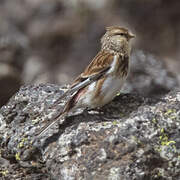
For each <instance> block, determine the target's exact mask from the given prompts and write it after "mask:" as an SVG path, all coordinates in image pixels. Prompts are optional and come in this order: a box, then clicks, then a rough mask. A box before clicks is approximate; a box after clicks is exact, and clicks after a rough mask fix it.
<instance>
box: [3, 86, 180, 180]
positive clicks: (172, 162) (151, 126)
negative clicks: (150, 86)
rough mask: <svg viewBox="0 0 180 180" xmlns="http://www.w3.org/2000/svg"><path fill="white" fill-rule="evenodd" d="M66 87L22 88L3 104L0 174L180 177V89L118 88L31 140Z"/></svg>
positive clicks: (11, 176) (128, 178)
mask: <svg viewBox="0 0 180 180" xmlns="http://www.w3.org/2000/svg"><path fill="white" fill-rule="evenodd" d="M64 90H65V87H58V86H55V85H50V84H47V85H39V86H25V87H22V88H21V89H20V90H19V92H18V93H17V94H16V95H15V96H13V97H12V98H11V100H10V101H9V103H8V104H7V105H5V106H3V107H2V108H1V110H0V151H1V156H0V164H1V166H0V177H2V178H4V177H6V178H10V179H17V178H23V177H25V176H26V177H27V178H29V179H38V178H39V179H51V178H54V179H112V180H114V179H124V180H132V179H138V180H141V179H142V180H144V179H167V180H170V179H173V180H178V179H180V138H179V137H180V90H175V91H172V92H171V93H169V94H167V95H166V96H165V97H164V98H161V99H155V98H154V99H150V98H143V97H141V96H139V95H136V94H122V95H120V96H117V97H116V98H115V99H114V100H113V101H112V102H111V103H110V104H108V105H106V106H104V107H103V108H101V109H100V110H93V111H89V113H88V114H87V113H83V112H82V111H81V110H80V111H78V112H76V113H75V114H71V116H69V117H67V118H66V119H65V120H60V121H59V126H57V125H55V126H53V127H52V128H51V129H49V130H48V132H47V133H46V134H45V135H44V136H43V137H42V138H41V139H37V137H36V130H38V129H39V128H40V127H42V126H43V125H44V123H45V122H46V120H47V119H50V118H51V117H52V116H53V114H55V113H56V108H54V107H53V106H52V105H53V102H54V101H55V100H56V99H57V98H58V97H59V96H60V95H61V94H62V93H63V92H64ZM64 102H65V100H62V103H60V105H59V106H58V109H60V108H62V107H63V104H64ZM52 107H53V108H52Z"/></svg>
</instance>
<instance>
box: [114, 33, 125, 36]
mask: <svg viewBox="0 0 180 180" xmlns="http://www.w3.org/2000/svg"><path fill="white" fill-rule="evenodd" d="M115 35H120V36H124V33H115Z"/></svg>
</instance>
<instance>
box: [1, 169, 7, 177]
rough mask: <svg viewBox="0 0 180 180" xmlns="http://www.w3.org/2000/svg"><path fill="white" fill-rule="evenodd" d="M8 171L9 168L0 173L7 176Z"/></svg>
mask: <svg viewBox="0 0 180 180" xmlns="http://www.w3.org/2000/svg"><path fill="white" fill-rule="evenodd" d="M8 173H9V171H8V170H4V171H0V174H2V176H6V175H7V174H8Z"/></svg>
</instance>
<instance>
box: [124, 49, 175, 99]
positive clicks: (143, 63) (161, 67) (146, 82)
mask: <svg viewBox="0 0 180 180" xmlns="http://www.w3.org/2000/svg"><path fill="white" fill-rule="evenodd" d="M130 67H131V68H130V73H129V77H128V79H127V81H126V84H125V86H124V88H123V89H124V90H125V92H131V93H138V94H141V95H143V96H148V97H152V96H154V97H160V96H162V95H164V94H166V93H168V92H170V90H172V89H174V88H175V87H179V82H178V78H177V77H176V76H175V75H174V74H173V73H172V72H170V71H168V69H167V68H166V66H165V63H164V62H163V61H162V60H160V59H158V57H156V56H154V55H152V54H149V53H145V52H143V51H141V50H136V51H134V52H133V53H132V56H131V61H130Z"/></svg>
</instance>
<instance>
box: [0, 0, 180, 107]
mask: <svg viewBox="0 0 180 180" xmlns="http://www.w3.org/2000/svg"><path fill="white" fill-rule="evenodd" d="M179 9H180V1H179V0H174V1H169V0H163V1H162V0H156V1H152V0H111V1H109V0H98V1H97V0H86V1H84V0H68V1H67V0H51V1H50V0H13V1H12V0H1V1H0V86H1V88H0V106H2V105H3V104H5V103H6V102H7V100H8V99H9V98H10V97H11V96H12V95H13V94H14V93H15V92H17V91H18V89H19V87H20V86H21V85H23V84H39V83H47V82H48V83H57V84H64V83H70V82H71V81H72V79H73V78H74V77H75V76H76V75H78V74H79V73H80V72H81V71H82V70H83V68H84V67H85V66H86V65H87V64H88V62H89V61H90V60H91V59H92V57H93V56H95V55H96V53H97V52H98V50H99V48H100V37H101V36H102V34H103V33H104V32H105V27H106V26H110V25H121V26H125V27H128V28H130V29H131V31H132V32H133V33H135V34H136V40H134V42H133V52H132V58H131V59H132V65H131V66H132V67H131V69H132V70H131V74H130V76H129V80H128V82H127V84H126V86H125V89H126V91H129V92H138V93H141V94H143V95H147V96H154V95H155V96H156V95H161V94H165V93H167V92H168V91H170V90H171V89H173V88H174V87H177V86H179V84H180V59H179V57H180V21H179V18H180V11H179Z"/></svg>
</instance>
